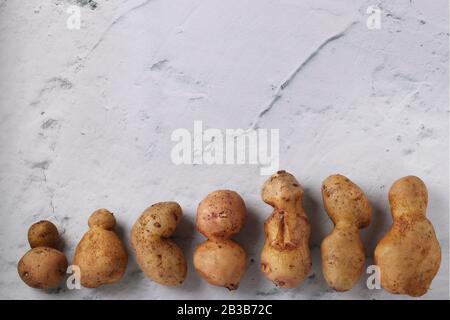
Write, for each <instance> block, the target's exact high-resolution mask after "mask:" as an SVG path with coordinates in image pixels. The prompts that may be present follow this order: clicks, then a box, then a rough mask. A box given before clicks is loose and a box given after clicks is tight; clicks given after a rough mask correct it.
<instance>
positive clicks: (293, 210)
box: [261, 170, 311, 288]
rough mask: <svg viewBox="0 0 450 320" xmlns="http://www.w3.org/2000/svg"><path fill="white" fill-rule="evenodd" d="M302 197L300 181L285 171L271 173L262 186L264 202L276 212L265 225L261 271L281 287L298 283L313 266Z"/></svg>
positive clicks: (293, 285)
mask: <svg viewBox="0 0 450 320" xmlns="http://www.w3.org/2000/svg"><path fill="white" fill-rule="evenodd" d="M302 198H303V189H302V187H301V186H300V184H299V183H298V182H297V180H296V179H295V178H294V176H293V175H291V174H289V173H287V172H286V171H283V170H282V171H278V172H277V173H276V174H274V175H272V176H271V177H270V178H269V179H268V180H267V181H266V182H265V183H264V186H263V188H262V199H263V201H264V202H266V203H267V204H269V205H271V206H272V207H273V208H274V211H273V213H272V215H271V216H270V217H269V218H268V219H267V220H266V223H265V226H264V230H265V235H266V240H265V242H264V247H263V250H262V252H261V270H262V272H263V274H264V275H265V276H266V277H267V278H268V279H269V280H271V281H272V282H273V283H275V284H276V285H277V286H279V287H282V288H294V287H296V286H298V285H299V284H300V283H301V282H302V281H303V279H304V278H305V277H306V276H307V275H308V273H309V271H310V269H311V256H310V251H309V236H310V226H309V223H308V218H307V216H306V214H305V212H304V210H303V205H302Z"/></svg>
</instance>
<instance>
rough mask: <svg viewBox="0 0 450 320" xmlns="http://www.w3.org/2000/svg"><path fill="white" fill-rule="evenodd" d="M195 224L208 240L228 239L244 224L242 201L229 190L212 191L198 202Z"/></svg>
mask: <svg viewBox="0 0 450 320" xmlns="http://www.w3.org/2000/svg"><path fill="white" fill-rule="evenodd" d="M196 223H197V230H198V231H199V232H200V233H201V234H203V235H204V236H205V237H207V238H208V239H228V238H230V237H231V236H232V235H234V234H236V233H238V232H239V230H240V229H241V227H242V226H243V225H244V223H245V203H244V200H242V198H241V197H240V196H239V194H237V193H236V192H234V191H231V190H217V191H214V192H212V193H210V194H208V196H206V198H205V199H203V200H202V201H201V202H200V204H199V206H198V209H197V222H196Z"/></svg>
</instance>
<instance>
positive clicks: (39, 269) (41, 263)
mask: <svg viewBox="0 0 450 320" xmlns="http://www.w3.org/2000/svg"><path fill="white" fill-rule="evenodd" d="M67 265H68V263H67V259H66V257H65V256H64V254H63V253H62V252H60V251H58V250H56V249H53V248H48V247H36V248H33V249H31V250H29V251H28V252H27V253H26V254H25V255H24V256H23V257H22V259H20V261H19V263H18V266H17V271H18V273H19V276H20V278H21V279H22V280H23V282H25V283H26V284H27V285H28V286H30V287H32V288H36V289H52V288H56V287H57V286H58V285H59V284H60V283H61V281H63V280H64V277H65V274H66V270H67Z"/></svg>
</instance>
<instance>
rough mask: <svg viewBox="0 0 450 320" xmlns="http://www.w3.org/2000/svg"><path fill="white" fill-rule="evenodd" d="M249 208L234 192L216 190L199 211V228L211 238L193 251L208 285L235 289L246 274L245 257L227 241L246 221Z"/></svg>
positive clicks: (196, 266) (196, 265)
mask: <svg viewBox="0 0 450 320" xmlns="http://www.w3.org/2000/svg"><path fill="white" fill-rule="evenodd" d="M245 215H246V208H245V203H244V200H242V198H241V196H240V195H239V194H238V193H236V192H234V191H231V190H217V191H214V192H212V193H210V194H208V195H207V196H206V198H205V199H203V200H202V201H201V202H200V204H199V206H198V208H197V229H198V231H199V232H200V233H202V234H203V235H204V236H206V237H207V238H208V240H207V241H205V242H204V243H202V244H200V245H199V246H198V247H197V248H196V250H195V252H194V260H193V261H194V267H195V269H196V271H197V272H198V274H199V275H200V276H201V277H202V278H203V279H205V280H206V281H207V282H208V283H210V284H212V285H215V286H222V287H226V288H228V289H229V290H235V289H237V288H238V287H239V282H240V279H241V277H242V276H243V274H244V272H245V266H246V254H245V251H244V249H243V248H242V247H241V246H240V245H239V244H237V243H236V242H234V241H232V240H230V239H228V238H230V237H231V236H232V235H234V234H236V233H237V232H239V230H240V229H241V227H242V226H243V224H244V222H245Z"/></svg>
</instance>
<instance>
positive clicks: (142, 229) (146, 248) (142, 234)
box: [131, 202, 187, 286]
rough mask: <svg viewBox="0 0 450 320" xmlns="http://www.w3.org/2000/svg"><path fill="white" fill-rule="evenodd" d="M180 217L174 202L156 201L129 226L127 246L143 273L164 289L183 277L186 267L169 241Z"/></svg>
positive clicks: (180, 253) (180, 211)
mask: <svg viewBox="0 0 450 320" xmlns="http://www.w3.org/2000/svg"><path fill="white" fill-rule="evenodd" d="M181 217H182V210H181V207H180V205H179V204H178V203H176V202H159V203H156V204H154V205H152V206H151V207H149V208H147V209H146V210H145V211H144V212H143V213H142V214H141V216H140V217H139V219H138V220H137V221H136V222H135V224H134V225H133V228H132V230H131V244H132V246H133V249H134V251H135V253H136V260H137V263H138V264H139V267H140V268H141V269H142V271H143V272H144V274H145V275H146V276H147V277H148V278H150V279H151V280H153V281H155V282H157V283H159V284H163V285H166V286H177V285H180V284H181V283H183V281H184V279H185V278H186V273H187V264H186V259H185V258H184V255H183V252H182V251H181V249H180V247H178V245H177V244H176V243H175V242H174V241H172V240H171V239H169V237H170V236H171V235H172V234H173V233H174V231H175V229H176V227H177V225H178V223H180V221H181Z"/></svg>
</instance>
